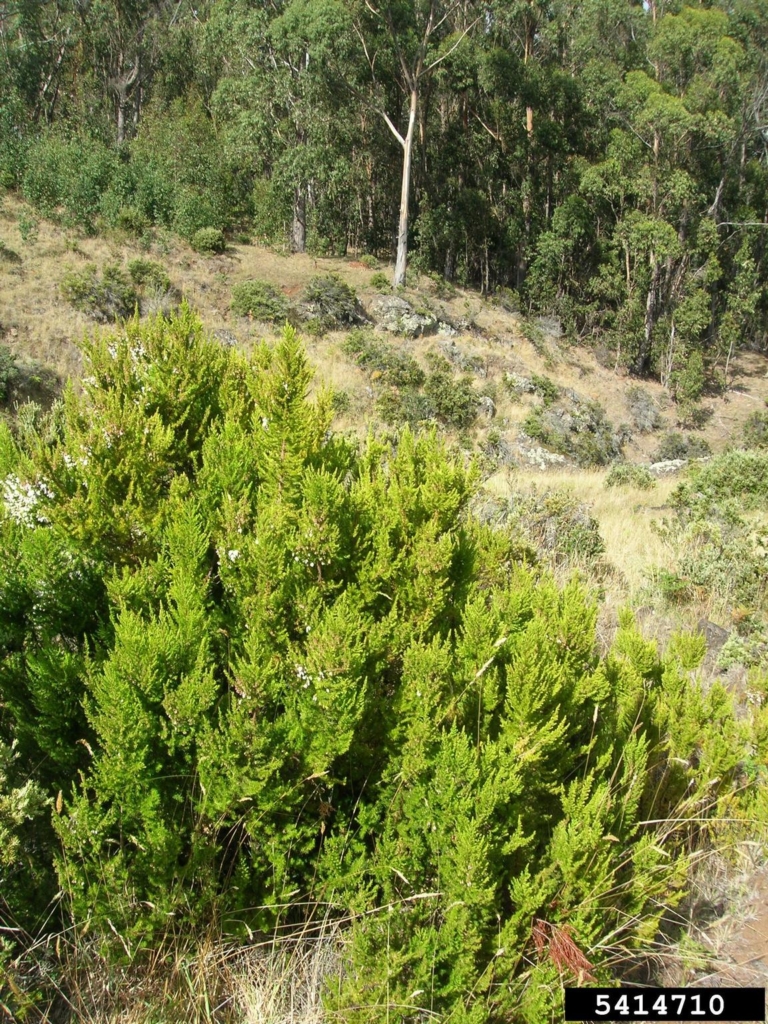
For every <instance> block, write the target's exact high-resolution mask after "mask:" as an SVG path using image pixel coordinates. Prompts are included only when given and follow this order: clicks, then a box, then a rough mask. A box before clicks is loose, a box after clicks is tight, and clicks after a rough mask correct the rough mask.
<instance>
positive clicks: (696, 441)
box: [653, 430, 712, 462]
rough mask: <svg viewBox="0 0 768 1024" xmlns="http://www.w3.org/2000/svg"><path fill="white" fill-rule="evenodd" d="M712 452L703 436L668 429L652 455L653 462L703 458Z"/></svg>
mask: <svg viewBox="0 0 768 1024" xmlns="http://www.w3.org/2000/svg"><path fill="white" fill-rule="evenodd" d="M711 454H712V449H711V448H710V446H709V442H708V441H706V440H705V439H704V438H703V437H691V436H690V435H688V436H686V435H685V434H679V433H677V431H674V430H670V431H669V433H667V434H665V435H664V437H663V438H662V439H661V442H660V444H659V447H658V448H657V449H656V452H655V454H654V456H653V461H654V462H667V461H671V460H674V459H703V458H706V457H707V456H709V455H711Z"/></svg>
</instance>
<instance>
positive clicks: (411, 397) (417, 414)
mask: <svg viewBox="0 0 768 1024" xmlns="http://www.w3.org/2000/svg"><path fill="white" fill-rule="evenodd" d="M376 411H377V412H378V414H379V416H381V418H382V419H383V420H384V422H385V423H388V424H389V425H390V426H393V427H397V426H409V427H420V426H422V425H423V424H425V423H429V422H430V421H433V420H434V418H435V415H434V408H433V406H432V403H431V402H430V400H429V399H428V398H427V397H426V395H424V394H422V393H421V392H420V391H414V390H413V389H412V388H406V389H404V390H403V391H398V390H397V389H394V388H393V389H391V390H388V391H384V392H383V393H382V394H381V395H379V397H378V399H377V400H376Z"/></svg>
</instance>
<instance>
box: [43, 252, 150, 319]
mask: <svg viewBox="0 0 768 1024" xmlns="http://www.w3.org/2000/svg"><path fill="white" fill-rule="evenodd" d="M61 294H62V295H63V296H64V298H65V299H66V300H67V302H69V303H70V304H71V305H72V306H74V307H75V309H79V310H81V311H82V312H83V313H87V314H88V315H89V316H91V317H93V319H94V320H98V321H99V322H101V323H110V322H113V321H115V320H124V319H126V317H129V316H131V314H132V313H133V311H134V309H135V308H136V305H137V303H138V301H139V297H138V295H137V293H136V291H135V289H134V288H133V285H132V284H131V281H130V279H129V277H128V275H127V274H126V273H125V271H124V270H123V269H122V268H121V267H119V266H117V265H116V264H113V263H108V264H107V265H106V266H105V267H104V269H103V270H102V271H101V273H99V270H98V268H97V267H96V264H95V263H89V264H87V265H86V266H85V267H83V268H82V270H70V271H67V273H66V274H64V276H63V277H62V280H61Z"/></svg>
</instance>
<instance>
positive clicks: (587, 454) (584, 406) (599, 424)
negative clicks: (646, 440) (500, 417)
mask: <svg viewBox="0 0 768 1024" xmlns="http://www.w3.org/2000/svg"><path fill="white" fill-rule="evenodd" d="M523 430H524V432H525V433H526V434H527V435H528V437H531V438H533V439H534V440H537V441H540V442H541V444H543V445H545V446H546V447H547V448H550V449H551V450H552V451H554V452H558V453H559V454H560V455H566V456H568V457H569V458H572V459H573V460H574V461H575V462H576V463H577V464H578V465H579V466H585V467H588V466H604V465H606V464H607V463H609V462H612V461H613V460H614V459H617V458H619V457H620V456H621V451H622V447H623V443H624V441H623V437H622V436H621V434H620V433H619V432H617V430H616V429H615V427H614V426H613V424H612V423H611V422H610V420H609V419H608V417H607V416H606V413H605V409H604V408H603V407H602V406H601V405H600V404H599V403H598V402H579V403H578V404H576V405H575V406H574V408H573V410H572V411H570V412H569V411H567V410H565V409H557V410H555V409H551V408H548V407H547V405H546V403H545V404H544V405H540V406H536V407H535V408H533V409H531V411H530V412H529V413H528V415H527V416H526V418H525V420H524V421H523Z"/></svg>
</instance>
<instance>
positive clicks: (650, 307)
mask: <svg viewBox="0 0 768 1024" xmlns="http://www.w3.org/2000/svg"><path fill="white" fill-rule="evenodd" d="M658 290H659V265H658V262H657V261H656V257H655V256H654V254H653V253H651V283H650V285H649V286H648V296H647V298H646V301H645V325H644V330H643V340H642V342H641V344H640V351H639V352H638V354H637V360H636V361H635V373H638V374H642V373H645V372H646V371H647V369H648V365H649V363H650V361H651V348H652V346H653V328H654V327H655V325H656V317H657V309H656V307H657V299H658Z"/></svg>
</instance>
